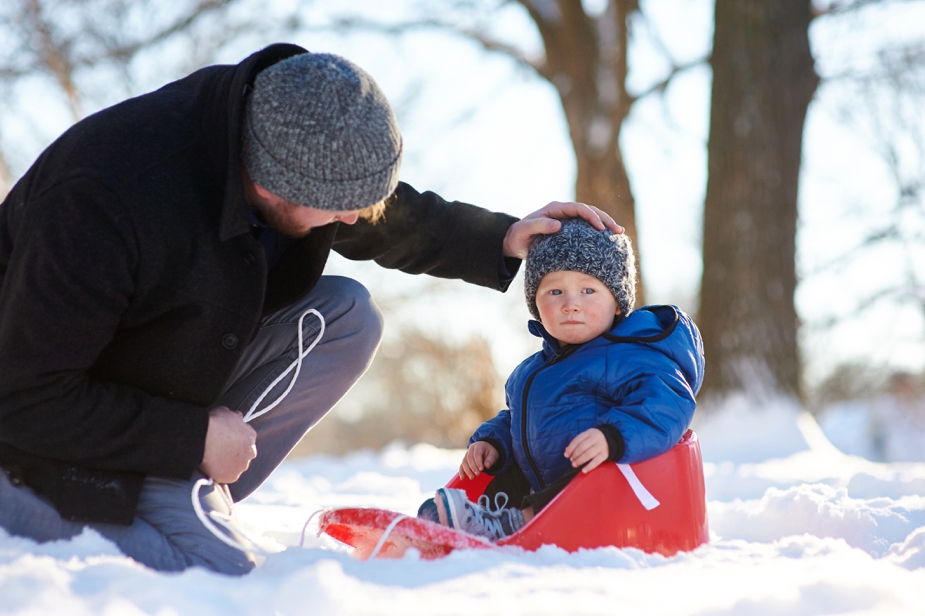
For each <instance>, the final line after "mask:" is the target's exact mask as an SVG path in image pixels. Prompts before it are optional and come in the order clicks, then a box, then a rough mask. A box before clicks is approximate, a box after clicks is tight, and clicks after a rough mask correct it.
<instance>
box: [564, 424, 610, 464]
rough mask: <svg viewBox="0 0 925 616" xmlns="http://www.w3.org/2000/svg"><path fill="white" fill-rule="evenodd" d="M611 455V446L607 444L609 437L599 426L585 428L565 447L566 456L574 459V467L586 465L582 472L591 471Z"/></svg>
mask: <svg viewBox="0 0 925 616" xmlns="http://www.w3.org/2000/svg"><path fill="white" fill-rule="evenodd" d="M609 456H610V447H609V446H608V445H607V438H606V437H605V436H604V433H603V432H601V431H600V430H598V429H597V428H590V429H588V430H585V431H584V432H582V433H581V434H579V435H578V436H576V437H575V438H573V439H572V442H571V443H569V444H568V447H566V448H565V457H566V458H568V459H569V460H571V461H572V468H578V467H579V466H581V465H582V464H584V465H585V467H584V468H583V469H581V472H582V473H590V472H591V471H593V470H594V469H596V468H597V467H598V466H600V465H601V462H605V461H606V460H607V458H608V457H609Z"/></svg>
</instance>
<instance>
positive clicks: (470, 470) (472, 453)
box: [459, 441, 498, 479]
mask: <svg viewBox="0 0 925 616" xmlns="http://www.w3.org/2000/svg"><path fill="white" fill-rule="evenodd" d="M497 461H498V450H497V449H495V448H494V447H492V446H491V445H489V444H488V443H486V442H485V441H476V442H474V443H472V444H471V445H469V449H467V450H466V455H465V457H463V461H462V464H460V465H459V478H460V479H465V478H466V477H468V478H469V479H475V478H476V477H478V476H479V475H481V474H482V471H484V470H485V469H486V468H491V465H492V464H494V463H495V462H497Z"/></svg>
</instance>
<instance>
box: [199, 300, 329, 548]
mask: <svg viewBox="0 0 925 616" xmlns="http://www.w3.org/2000/svg"><path fill="white" fill-rule="evenodd" d="M310 314H314V315H315V316H316V317H318V322H319V323H320V324H321V327H320V329H319V330H318V336H317V337H316V338H315V339H314V340H313V341H312V343H311V344H310V345H308V348H306V349H304V350H303V347H304V345H305V337H304V334H303V333H302V325H303V323H304V322H305V317H307V316H308V315H310ZM324 327H325V322H324V317H323V316H321V313H320V312H318V311H317V310H315V309H314V308H309V309H308V310H306V311H305V312H303V313H302V316H300V317H299V324H298V328H299V354H298V356H297V357H296V358H295V360H294V361H293V362H292V363H291V364H289V367H288V368H286V370H284V371H283V373H282V374H280V375H279V376H278V377H276V379H274V380H273V382H272V383H270V384H269V385H268V386H267V388H266V389H265V390H263V393H262V394H260V396H259V397H258V398H257V400H256V401H255V402H254V403H253V404H252V405H251V407H250V409H248V411H247V413H245V414H244V421H245V422H248V423H249V422H250V421H251V420H252V419H256V418H258V417H260V416H261V415H264V414H265V413H267V412H269V411H270V410H272V409H273V408H276V406H277V405H278V404H279V403H280V402H282V401H283V400H284V399H285V398H286V396H288V395H289V392H290V391H292V388H293V387H294V386H295V382H296V379H298V378H299V372H301V370H302V360H303V359H304V358H305V356H306V355H308V354H309V353H311V352H312V349H314V348H315V346H316V345H317V344H318V342H319V341H320V340H321V337H322V336H324ZM293 370H295V373H294V374H293V375H292V379H291V380H290V381H289V386H288V387H287V388H286V391H284V392H283V393H282V394H280V395H279V397H278V398H277V399H276V400H274V401H273V402H272V403H271V404H268V405H267V406H265V407H264V408H262V409H261V410H259V411H258V410H257V407H258V406H259V405H260V403H261V402H263V399H264V398H266V397H267V394H269V393H270V392H271V391H272V390H273V388H274V387H276V385H277V384H278V383H279V382H280V381H282V380H283V379H284V378H285V377H286V375H287V374H289V373H290V372H292V371H293ZM212 485H215V481H214V480H213V479H212V478H211V477H206V478H203V479H200V480H198V481H197V482H196V483H195V485H193V490H192V494H191V495H190V497H191V498H192V501H193V511H195V512H196V517H198V518H199V521H200V522H202V525H203V526H205V527H206V528H207V529H208V530H209V532H211V533H212V534H213V535H215V536H216V537H217V538H218V539H219V540H220V541H221V542H222V543H224V544H226V545H229V546H231V547H233V548H235V549H236V550H240V551H242V552H244V553H246V554H250V553H257V554H263V555H266V554H268V552H267V551H266V550H264V549H263V548H261V547H260V546H259V545H258V544H257V542H256V541H254V540H253V539H251V538H250V537H248V536H247V535H246V534H245V533H244V532H243V531H242V530H241V529H240V528H237V527H235V526H234V525H233V524H232V520H233V518H232V517H231V516H226V515H223V514H221V513H218V512H217V511H210V512H209V513H208V515H207V514H206V512H205V511H203V509H202V503H201V502H200V501H199V490H200V489H202V486H212ZM223 487H224V486H216V488H215V489H216V490H217V491H218V492H219V494H221V495H222V498H223V499H224V500H225V503H226V504H227V505H228V510H229V511H232V510H233V509H232V508H233V505H234V503H233V501H232V500H231V496H230V495H228V494H227V493H226V492H225V490H227V487H224V488H225V489H223ZM312 517H314V514H312ZM213 521H214V522H216V523H218V524H219V525H221V526H222V527H223V528H224V529H226V530H227V531H229V532H233V533H236V534H238V535H240V536H242V537H243V538H244V539H246V540H247V542H248V543H250V544H251V548H250V549H248V548H247V547H246V546H244V545H242V544H241V542H239V541H236V540H235V539H232V538H229V537H227V536H225V534H224V533H222V532H221V531H220V530H219V529H218V528H217V527H216V526H215V524H213ZM309 521H311V517H310V518H309ZM305 526H306V527H307V526H308V522H306V523H305ZM302 540H303V541H304V540H305V529H304V528H303V529H302Z"/></svg>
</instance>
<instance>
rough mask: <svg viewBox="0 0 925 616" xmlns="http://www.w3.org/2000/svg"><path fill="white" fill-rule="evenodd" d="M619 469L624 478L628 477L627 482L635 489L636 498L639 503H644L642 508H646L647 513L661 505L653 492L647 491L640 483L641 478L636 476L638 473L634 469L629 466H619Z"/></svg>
mask: <svg viewBox="0 0 925 616" xmlns="http://www.w3.org/2000/svg"><path fill="white" fill-rule="evenodd" d="M617 468H619V469H620V472H621V473H623V476H624V477H626V481H627V482H628V483H629V484H630V487H631V488H632V489H633V494H635V495H636V498H638V499H639V502H640V503H642V506H643V507H645V508H646V511H652V510H653V509H655V508H656V507H658V506H659V505H660V504H661V503H659V502H658V500H657V499H656V498H655V497H654V496H652V493H651V492H649V491H648V490H646V487H645V486H644V485H642V482H641V481H639V477H637V476H636V473H635V472H633V469H632V467H630V465H629V464H617Z"/></svg>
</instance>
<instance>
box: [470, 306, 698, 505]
mask: <svg viewBox="0 0 925 616" xmlns="http://www.w3.org/2000/svg"><path fill="white" fill-rule="evenodd" d="M530 331H531V332H532V333H533V334H534V335H537V336H541V337H543V338H544V339H545V342H544V344H543V350H542V351H540V352H538V353H536V354H534V355H532V356H530V357H528V358H527V359H526V360H524V361H523V362H522V363H521V364H520V365H519V366H518V367H517V368H516V369H515V370H514V372H513V373H511V376H510V377H509V378H508V381H507V384H506V385H505V393H506V396H507V409H505V410H503V411H501V412H500V413H499V414H498V416H497V417H495V418H494V419H491V420H489V421H486V422H485V423H483V424H482V425H481V426H480V427H479V429H478V430H476V432H475V434H474V435H473V436H472V438H471V439H470V441H469V443H470V444H472V443H474V442H476V441H480V440H490V441H492V442H493V444H496V445H497V444H500V445H501V447H502V448H503V449H504V451H502V452H500V453H501V461H502V463H503V466H501V467H496V468H492V469H490V471H491V473H492V474H497V473H499V472H501V471H503V470H505V469H507V468H508V467H509V465H510V464H511V463H513V462H516V463H517V465H518V466H520V468H521V470H523V472H524V475H526V477H527V480H528V481H529V482H530V485H531V486H532V487H533V489H534V490H540V489H542V488H544V487H546V486H547V485H549V484H551V483H552V482H554V481H556V480H557V479H559V478H560V477H562V476H563V475H565V473H567V472H568V471H569V470H571V468H572V467H571V462H569V460H568V458H566V457H565V455H564V452H565V448H566V446H567V445H568V444H569V442H571V440H572V439H573V438H575V437H576V436H577V435H578V434H580V433H581V432H584V431H585V430H588V429H589V428H594V427H597V426H602V425H610V426H613V427H614V428H616V429H617V431H618V432H619V433H620V435H621V436H622V437H623V442H624V445H625V447H626V449H625V452H624V454H623V456H622V457H621V458H620V459H619V460H617V461H618V462H621V463H633V462H640V461H642V460H647V459H649V458H652V457H654V456H657V455H659V454H661V453H664V452H666V451H668V450H669V449H671V447H672V446H674V445H675V444H676V443H677V442H678V440H680V438H681V436H682V435H683V434H684V432H685V430H687V427H688V426H689V425H690V422H691V419H692V418H693V416H694V407H695V404H696V403H695V401H694V396H695V394H696V393H697V392H698V391H699V390H700V385H701V383H702V382H703V341H702V340H701V338H700V332H699V331H698V330H697V326H696V325H694V322H693V321H692V320H691V318H690V317H689V316H687V315H686V314H684V313H683V312H681V310H680V309H678V308H677V307H675V306H647V307H645V308H640V309H639V310H635V311H633V312H631V313H630V314H629V316H627V317H626V318H625V319H622V320H621V321H620V322H619V323H617V325H616V326H615V327H614V328H613V329H612V330H611V331H610V332H608V333H605V334H602V335H601V336H598V337H597V338H595V339H594V340H591V341H589V342H586V343H584V344H582V345H577V346H570V347H566V348H565V349H564V350H562V351H561V352H560V351H559V345H558V343H557V342H556V341H555V339H553V338H552V337H551V336H550V335H549V334H548V333H547V332H546V330H545V328H543V326H542V325H541V324H540V323H539V322H537V321H531V322H530Z"/></svg>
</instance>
